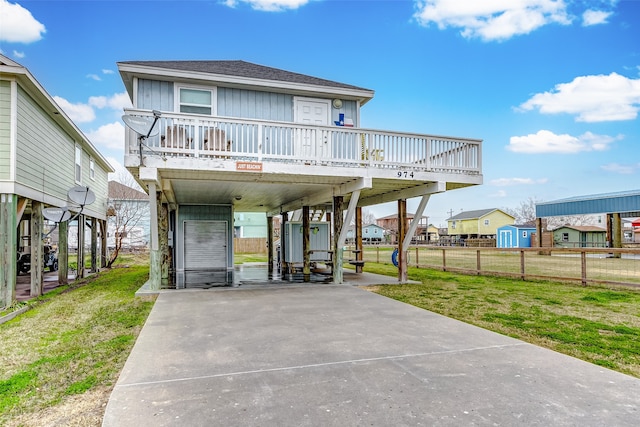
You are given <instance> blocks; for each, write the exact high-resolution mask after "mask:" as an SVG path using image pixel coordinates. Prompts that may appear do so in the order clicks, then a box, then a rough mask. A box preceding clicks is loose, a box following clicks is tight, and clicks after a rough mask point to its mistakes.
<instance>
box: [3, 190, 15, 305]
mask: <svg viewBox="0 0 640 427" xmlns="http://www.w3.org/2000/svg"><path fill="white" fill-rule="evenodd" d="M17 206H18V196H16V195H15V194H0V309H1V308H3V307H7V306H9V305H11V304H12V303H13V302H14V301H15V299H16V274H17V272H16V264H17V262H18V260H17V256H18V255H17V251H16V247H17V239H18V207H17Z"/></svg>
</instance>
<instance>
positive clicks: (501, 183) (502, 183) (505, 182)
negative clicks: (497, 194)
mask: <svg viewBox="0 0 640 427" xmlns="http://www.w3.org/2000/svg"><path fill="white" fill-rule="evenodd" d="M547 181H548V180H547V178H541V179H533V178H498V179H492V180H491V181H490V182H489V184H490V185H495V186H496V187H509V186H513V185H533V184H545V183H546V182H547Z"/></svg>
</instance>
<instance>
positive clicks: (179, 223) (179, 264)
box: [174, 205, 233, 270]
mask: <svg viewBox="0 0 640 427" xmlns="http://www.w3.org/2000/svg"><path fill="white" fill-rule="evenodd" d="M197 220H200V221H227V240H228V241H227V259H228V262H229V265H228V266H227V267H228V268H229V267H233V209H232V207H231V206H229V205H206V206H200V205H181V206H180V207H179V208H178V212H177V219H176V224H175V240H174V247H175V252H174V253H175V257H176V269H177V270H183V269H184V246H183V243H184V236H183V235H182V233H183V230H184V221H197Z"/></svg>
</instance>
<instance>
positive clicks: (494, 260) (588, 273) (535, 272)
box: [349, 245, 640, 287]
mask: <svg viewBox="0 0 640 427" xmlns="http://www.w3.org/2000/svg"><path fill="white" fill-rule="evenodd" d="M349 249H353V247H349ZM394 249H396V247H395V246H385V245H379V246H365V247H364V248H363V260H364V261H369V262H377V263H383V264H391V263H392V254H393V251H394ZM408 265H409V266H410V267H418V268H433V269H438V270H442V271H452V272H460V273H466V274H476V275H494V276H508V277H516V278H520V279H522V280H526V279H552V280H569V281H579V282H581V283H582V284H584V285H587V284H589V283H603V284H619V285H630V286H637V287H640V249H613V248H607V249H599V248H575V249H572V248H513V249H504V248H466V247H448V246H424V245H421V246H411V247H410V248H409V251H408Z"/></svg>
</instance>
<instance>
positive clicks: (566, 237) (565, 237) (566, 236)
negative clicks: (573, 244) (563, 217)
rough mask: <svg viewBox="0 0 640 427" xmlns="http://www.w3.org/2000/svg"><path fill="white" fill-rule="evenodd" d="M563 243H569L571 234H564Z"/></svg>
mask: <svg viewBox="0 0 640 427" xmlns="http://www.w3.org/2000/svg"><path fill="white" fill-rule="evenodd" d="M562 241H563V242H568V241H569V233H562Z"/></svg>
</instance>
